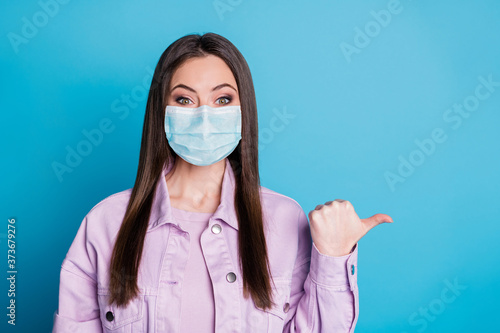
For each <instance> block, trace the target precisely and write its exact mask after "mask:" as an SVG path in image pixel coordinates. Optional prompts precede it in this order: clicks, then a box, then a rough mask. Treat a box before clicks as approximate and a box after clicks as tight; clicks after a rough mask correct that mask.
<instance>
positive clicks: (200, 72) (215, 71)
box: [169, 54, 236, 88]
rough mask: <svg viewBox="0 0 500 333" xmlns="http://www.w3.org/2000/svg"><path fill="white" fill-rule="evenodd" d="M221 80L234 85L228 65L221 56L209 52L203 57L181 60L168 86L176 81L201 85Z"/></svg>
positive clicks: (171, 85)
mask: <svg viewBox="0 0 500 333" xmlns="http://www.w3.org/2000/svg"><path fill="white" fill-rule="evenodd" d="M223 82H226V83H230V84H234V85H235V86H236V80H235V78H234V75H233V73H232V72H231V69H230V68H229V66H228V65H227V64H226V63H225V62H224V60H222V59H221V58H219V57H217V56H214V55H211V54H210V55H208V56H205V57H196V58H190V59H188V60H186V61H185V62H183V63H182V64H181V65H180V66H179V67H178V68H177V69H176V70H175V71H174V74H173V75H172V79H171V81H170V87H169V88H171V87H173V86H174V85H176V84H178V83H183V84H186V85H188V86H193V87H194V86H198V87H201V86H204V85H210V86H213V85H217V84H220V83H223Z"/></svg>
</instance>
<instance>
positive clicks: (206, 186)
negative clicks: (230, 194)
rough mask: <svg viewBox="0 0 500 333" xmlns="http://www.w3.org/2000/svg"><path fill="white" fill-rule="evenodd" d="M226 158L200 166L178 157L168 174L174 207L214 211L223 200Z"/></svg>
mask: <svg viewBox="0 0 500 333" xmlns="http://www.w3.org/2000/svg"><path fill="white" fill-rule="evenodd" d="M225 168H226V159H222V160H221V161H219V162H217V163H214V164H212V165H207V166H197V165H193V164H190V163H188V162H186V161H184V160H183V159H182V158H180V157H176V159H175V164H174V166H173V168H172V169H171V171H170V172H169V173H168V174H167V175H166V176H165V180H166V182H167V188H168V194H169V197H170V204H171V205H172V207H174V208H178V209H184V210H188V211H195V212H207V213H213V212H214V211H215V210H216V209H217V207H218V206H219V203H220V196H221V189H222V179H223V177H224V172H225Z"/></svg>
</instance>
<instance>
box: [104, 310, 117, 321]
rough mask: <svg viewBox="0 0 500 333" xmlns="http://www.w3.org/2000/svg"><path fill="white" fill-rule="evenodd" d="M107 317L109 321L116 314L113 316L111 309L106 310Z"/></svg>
mask: <svg viewBox="0 0 500 333" xmlns="http://www.w3.org/2000/svg"><path fill="white" fill-rule="evenodd" d="M106 319H107V320H108V321H113V319H115V316H113V312H111V311H108V312H106Z"/></svg>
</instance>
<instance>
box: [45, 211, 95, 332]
mask: <svg viewBox="0 0 500 333" xmlns="http://www.w3.org/2000/svg"><path fill="white" fill-rule="evenodd" d="M99 313H100V312H99V304H98V301H97V282H96V251H95V249H94V247H93V246H92V245H91V244H90V242H89V241H88V220H87V217H85V218H84V220H83V222H82V224H81V225H80V228H79V229H78V232H77V234H76V237H75V239H74V240H73V243H72V244H71V246H70V248H69V251H68V253H67V254H66V257H65V258H64V260H63V262H62V265H61V275H60V282H59V306H58V310H57V311H56V312H54V317H53V319H54V326H53V329H52V333H66V332H68V333H70V332H71V333H75V332H82V333H83V332H87V333H88V332H93V333H94V332H102V325H101V319H100V314H99Z"/></svg>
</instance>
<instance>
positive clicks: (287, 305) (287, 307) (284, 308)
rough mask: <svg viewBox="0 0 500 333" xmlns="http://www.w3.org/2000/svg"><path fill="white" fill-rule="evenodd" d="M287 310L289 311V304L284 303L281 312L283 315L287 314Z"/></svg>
mask: <svg viewBox="0 0 500 333" xmlns="http://www.w3.org/2000/svg"><path fill="white" fill-rule="evenodd" d="M288 310H290V303H288V302H287V303H285V305H284V306H283V312H284V313H287V312H288Z"/></svg>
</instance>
